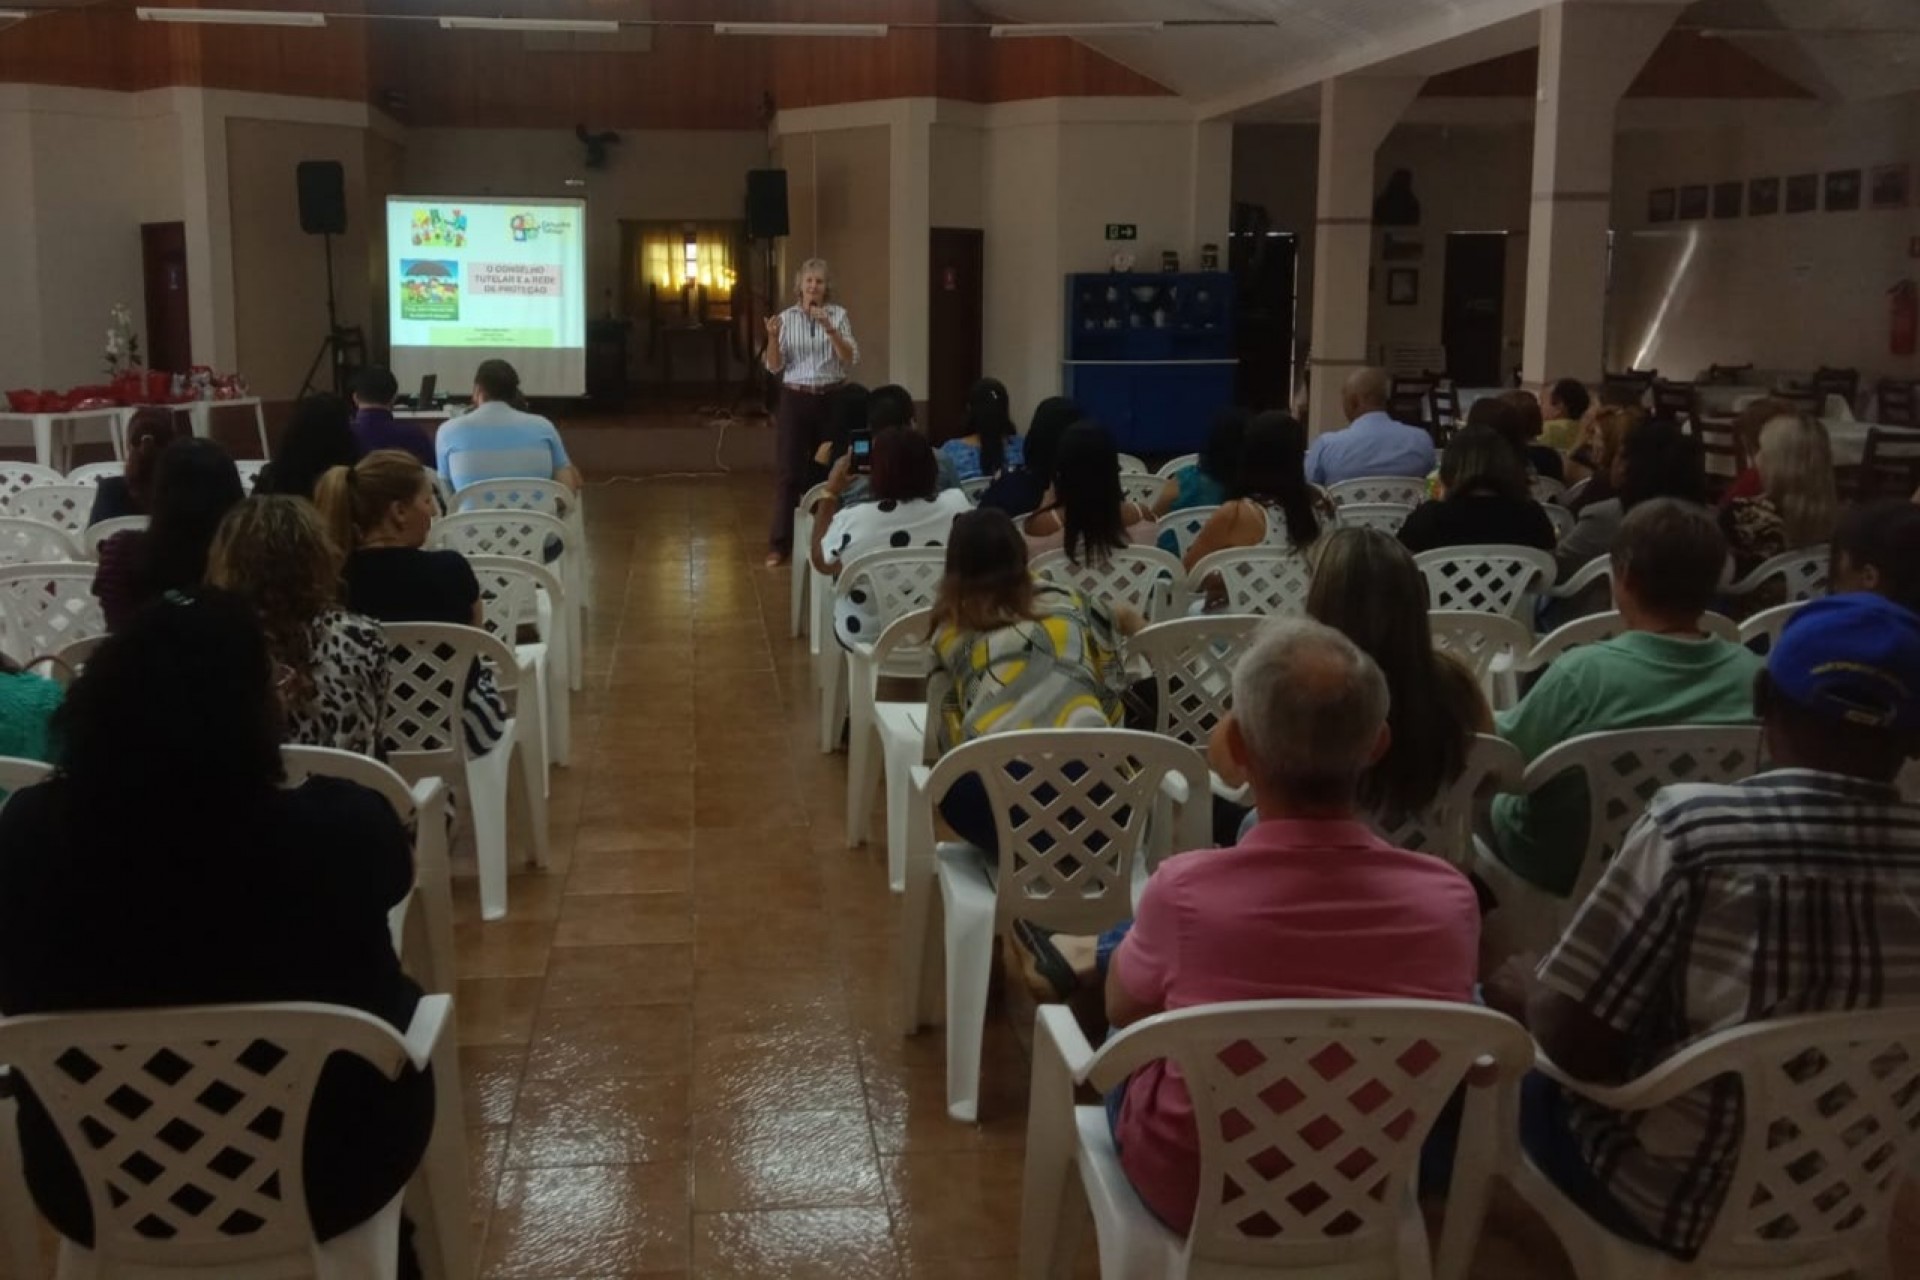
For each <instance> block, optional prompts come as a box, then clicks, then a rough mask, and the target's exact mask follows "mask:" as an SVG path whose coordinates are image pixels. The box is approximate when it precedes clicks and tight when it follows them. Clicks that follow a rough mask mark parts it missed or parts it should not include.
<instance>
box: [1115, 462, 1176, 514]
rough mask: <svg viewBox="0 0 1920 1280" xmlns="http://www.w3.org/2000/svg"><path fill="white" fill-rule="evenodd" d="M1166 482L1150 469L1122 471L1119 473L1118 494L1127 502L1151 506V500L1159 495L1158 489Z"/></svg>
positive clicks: (1164, 485) (1163, 486)
mask: <svg viewBox="0 0 1920 1280" xmlns="http://www.w3.org/2000/svg"><path fill="white" fill-rule="evenodd" d="M1166 484H1167V482H1166V481H1165V480H1162V479H1161V478H1160V477H1159V476H1157V475H1154V474H1153V473H1152V472H1150V471H1122V472H1121V473H1120V496H1121V497H1123V498H1125V499H1126V500H1127V501H1128V502H1133V503H1138V504H1139V505H1140V506H1141V507H1151V506H1153V500H1154V499H1155V498H1157V497H1159V496H1160V490H1162V489H1163V488H1165V487H1166Z"/></svg>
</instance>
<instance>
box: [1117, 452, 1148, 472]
mask: <svg viewBox="0 0 1920 1280" xmlns="http://www.w3.org/2000/svg"><path fill="white" fill-rule="evenodd" d="M1119 456H1120V474H1121V475H1126V474H1127V473H1128V472H1130V471H1131V472H1136V473H1142V474H1152V473H1151V471H1150V469H1149V468H1148V466H1147V464H1146V462H1145V461H1143V460H1142V459H1141V458H1140V456H1139V455H1138V454H1132V453H1123V454H1121V455H1119Z"/></svg>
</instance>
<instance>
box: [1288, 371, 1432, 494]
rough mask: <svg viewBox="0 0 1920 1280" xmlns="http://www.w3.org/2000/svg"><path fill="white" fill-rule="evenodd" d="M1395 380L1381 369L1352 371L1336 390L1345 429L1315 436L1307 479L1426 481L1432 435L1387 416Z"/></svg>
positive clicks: (1321, 481)
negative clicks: (1371, 478)
mask: <svg viewBox="0 0 1920 1280" xmlns="http://www.w3.org/2000/svg"><path fill="white" fill-rule="evenodd" d="M1392 387H1393V380H1392V379H1391V378H1389V377H1388V376H1387V371H1386V370H1385V369H1378V368H1367V369H1356V370H1354V372H1353V373H1352V374H1350V375H1349V376H1348V378H1347V381H1346V383H1345V384H1344V385H1343V386H1342V387H1341V388H1340V406H1341V409H1342V411H1343V412H1344V413H1345V414H1346V415H1347V425H1346V426H1345V427H1343V428H1341V429H1340V430H1338V431H1329V432H1327V433H1326V434H1325V435H1322V436H1319V437H1317V438H1315V440H1314V442H1313V446H1312V447H1311V448H1309V449H1308V450H1307V479H1309V480H1311V481H1312V482H1313V483H1315V484H1339V483H1340V482H1341V481H1342V480H1358V479H1360V478H1361V477H1363V476H1408V477H1416V478H1417V477H1425V476H1426V475H1427V474H1428V473H1430V472H1431V471H1432V470H1433V467H1434V459H1435V454H1434V448H1433V437H1432V436H1430V435H1428V434H1427V433H1426V432H1425V431H1423V430H1421V429H1420V428H1419V427H1410V426H1408V425H1407V424H1406V423H1404V422H1396V421H1394V418H1393V415H1392V414H1390V413H1388V412H1387V402H1388V399H1389V393H1390V391H1391V390H1392Z"/></svg>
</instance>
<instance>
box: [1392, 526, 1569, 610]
mask: <svg viewBox="0 0 1920 1280" xmlns="http://www.w3.org/2000/svg"><path fill="white" fill-rule="evenodd" d="M1413 562H1414V564H1415V565H1417V566H1418V567H1419V569H1420V573H1421V575H1422V576H1424V577H1425V578H1426V580H1427V603H1428V607H1429V608H1433V609H1439V610H1442V611H1445V612H1452V611H1456V610H1464V611H1468V612H1474V613H1501V614H1505V615H1506V616H1508V617H1510V618H1513V619H1514V620H1516V621H1517V622H1519V623H1520V625H1521V626H1523V627H1531V626H1532V625H1533V598H1534V595H1535V593H1536V592H1539V591H1541V590H1544V589H1545V588H1546V587H1547V586H1549V585H1551V584H1552V582H1553V577H1554V572H1555V569H1554V563H1553V557H1552V556H1551V555H1549V554H1548V553H1547V552H1545V551H1540V550H1538V549H1536V548H1534V547H1510V546H1501V545H1498V544H1493V543H1485V544H1479V545H1475V546H1459V547H1438V548H1435V549H1434V550H1432V551H1422V552H1421V553H1420V554H1419V555H1417V556H1415V557H1414V558H1413Z"/></svg>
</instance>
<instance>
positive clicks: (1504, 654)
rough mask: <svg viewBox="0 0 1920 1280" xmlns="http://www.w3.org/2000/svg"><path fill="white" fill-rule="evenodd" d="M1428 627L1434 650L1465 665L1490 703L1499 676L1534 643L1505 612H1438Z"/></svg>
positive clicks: (1428, 622) (1446, 610)
mask: <svg viewBox="0 0 1920 1280" xmlns="http://www.w3.org/2000/svg"><path fill="white" fill-rule="evenodd" d="M1427 625H1428V627H1429V628H1430V629H1431V630H1432V632H1433V647H1434V648H1436V649H1438V650H1439V651H1440V652H1441V653H1444V654H1448V655H1450V656H1451V657H1454V658H1457V659H1458V660H1459V661H1460V662H1462V663H1464V664H1465V665H1466V667H1467V669H1468V670H1469V671H1471V672H1473V678H1474V679H1475V680H1476V681H1478V682H1479V684H1480V686H1481V688H1483V689H1484V690H1486V692H1487V698H1488V700H1489V701H1490V702H1493V701H1494V698H1493V693H1494V688H1495V686H1496V685H1497V684H1498V683H1499V677H1500V676H1501V675H1502V674H1503V673H1504V672H1506V671H1508V670H1510V669H1511V668H1512V666H1513V665H1514V664H1515V663H1517V662H1518V661H1520V659H1521V658H1522V657H1523V656H1525V654H1526V652H1527V650H1528V648H1529V647H1530V646H1531V645H1532V643H1533V633H1532V632H1531V631H1529V630H1527V629H1526V627H1524V626H1522V625H1521V624H1520V623H1518V622H1515V621H1514V620H1513V619H1512V618H1511V617H1509V616H1507V615H1506V614H1501V613H1474V612H1471V611H1468V610H1464V609H1436V610H1433V611H1432V612H1430V613H1428V614H1427ZM1495 705H1498V703H1497V702H1495Z"/></svg>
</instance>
